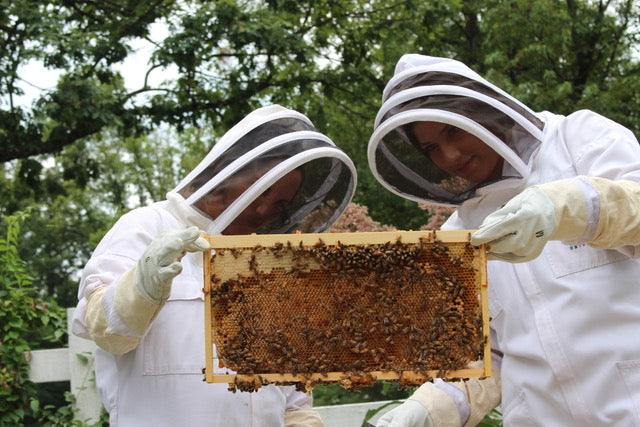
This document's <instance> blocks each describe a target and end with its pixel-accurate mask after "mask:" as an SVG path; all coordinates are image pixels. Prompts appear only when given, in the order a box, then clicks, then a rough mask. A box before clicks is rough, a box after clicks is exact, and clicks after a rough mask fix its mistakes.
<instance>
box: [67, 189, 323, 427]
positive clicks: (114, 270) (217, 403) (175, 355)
mask: <svg viewBox="0 0 640 427" xmlns="http://www.w3.org/2000/svg"><path fill="white" fill-rule="evenodd" d="M173 202H175V200H174V201H173ZM170 203H172V202H170V201H164V202H159V203H155V204H153V205H152V206H149V207H144V208H140V209H137V210H134V211H132V212H130V213H128V214H125V215H124V216H122V217H121V218H120V219H119V220H118V222H117V223H116V224H115V225H114V227H113V228H112V229H111V230H110V231H109V232H108V233H107V235H106V236H105V237H104V238H103V240H102V241H101V242H100V244H99V246H98V247H97V248H96V250H95V252H94V254H93V256H92V257H91V260H90V261H89V262H88V263H87V265H86V267H85V270H84V272H83V280H82V289H83V297H82V299H81V300H80V303H79V305H78V308H77V309H76V311H75V313H74V333H76V334H78V335H81V336H84V337H86V338H90V336H89V335H88V332H87V331H86V327H85V316H84V315H85V309H86V304H87V297H89V296H90V295H91V293H92V292H93V291H94V290H96V289H98V288H101V287H104V286H108V287H109V288H108V289H107V291H106V292H105V295H104V297H103V298H102V309H103V310H104V311H105V312H106V313H109V314H108V320H109V329H110V331H111V332H112V333H117V334H123V335H132V336H134V335H135V333H134V332H133V331H131V330H130V329H129V328H128V327H127V326H126V324H124V322H121V321H119V316H118V314H117V312H115V308H114V304H113V301H114V290H115V288H116V286H115V280H116V279H117V278H118V277H119V276H120V275H121V274H122V273H124V272H125V271H128V270H130V269H131V268H132V267H133V266H134V264H135V263H136V262H137V260H138V259H139V258H140V256H141V255H142V253H143V252H144V250H145V249H146V248H147V246H148V245H149V243H150V242H151V240H152V239H153V237H154V236H156V235H157V234H158V233H159V232H160V231H162V230H167V229H181V228H184V227H185V226H187V225H191V223H190V224H186V223H185V222H184V221H182V220H180V219H179V218H177V217H176V216H174V215H175V214H171V213H170V212H169V210H168V209H167V207H168V206H169V204H170ZM171 210H172V211H173V212H176V211H178V212H179V211H180V209H177V208H175V207H174V208H172V209H171ZM201 257H202V254H201V253H195V254H194V253H187V255H185V257H184V258H183V260H182V265H183V271H182V273H181V274H180V275H178V276H177V277H176V278H175V279H174V280H173V285H172V288H171V295H170V297H169V299H168V301H167V302H166V304H165V305H164V307H162V309H161V310H160V311H159V312H158V314H157V317H156V318H155V320H154V321H153V323H152V325H151V327H150V329H149V330H148V332H147V333H146V334H145V335H144V337H143V338H142V340H141V341H140V343H139V344H138V345H137V347H136V348H135V349H134V350H133V351H130V352H127V353H125V354H122V355H113V354H111V353H108V352H106V351H104V350H102V349H98V350H97V351H96V354H95V370H96V385H97V387H98V389H99V391H100V394H101V396H102V400H103V403H104V405H105V408H106V409H107V411H108V412H109V414H110V417H111V425H113V426H123V427H126V426H135V427H141V426H193V427H196V426H243V427H244V426H254V427H258V426H269V427H271V426H284V425H285V422H284V416H285V411H291V410H295V409H299V408H310V407H311V403H312V399H311V397H310V396H308V395H306V394H304V393H300V392H296V391H295V388H294V387H276V386H267V387H262V388H261V389H260V390H259V391H258V392H255V393H246V392H236V393H231V392H229V391H228V390H227V387H228V386H227V385H226V384H209V383H206V382H204V381H203V380H204V375H203V372H202V369H203V368H204V366H205V359H204V354H205V345H204V298H203V293H202V283H203V279H202V260H201ZM110 291H111V292H110ZM221 372H224V371H221Z"/></svg>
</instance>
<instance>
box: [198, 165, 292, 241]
mask: <svg viewBox="0 0 640 427" xmlns="http://www.w3.org/2000/svg"><path fill="white" fill-rule="evenodd" d="M256 179H257V176H245V177H244V178H238V179H236V180H234V182H233V184H231V185H229V186H226V187H225V188H223V189H221V190H220V191H217V192H215V193H214V194H211V195H208V196H205V197H203V198H202V199H200V200H198V201H197V202H196V203H195V204H194V206H195V207H196V208H198V209H199V210H201V211H202V212H204V213H205V214H207V215H208V216H209V217H211V218H217V216H218V215H220V214H221V213H222V211H224V209H226V208H227V207H228V206H229V205H230V204H231V203H233V202H234V201H235V200H236V199H237V198H238V197H240V195H241V194H242V193H244V191H245V190H246V189H247V188H249V186H250V185H251V184H253V183H254V182H255V180H256ZM301 184H302V172H300V171H299V170H293V171H291V172H289V173H288V174H286V175H285V176H283V177H282V178H280V179H279V180H278V181H277V182H276V183H274V184H273V185H272V186H271V187H269V188H267V189H266V190H265V191H264V192H263V193H262V194H261V195H260V196H258V197H257V198H256V199H255V200H254V201H253V202H251V204H250V205H249V206H247V207H246V208H245V210H244V211H242V212H241V213H240V214H239V215H238V216H237V217H236V218H235V219H234V220H233V221H232V222H231V224H229V225H228V226H227V228H225V229H224V231H223V232H222V234H225V235H231V234H235V235H241V234H250V233H253V232H255V231H257V230H259V229H260V228H261V227H263V226H265V225H267V224H269V223H270V222H272V221H274V220H277V219H278V218H280V216H281V215H283V214H284V213H285V210H286V208H287V205H288V204H289V202H291V200H293V198H294V197H295V195H296V193H297V192H298V189H299V188H300V185H301Z"/></svg>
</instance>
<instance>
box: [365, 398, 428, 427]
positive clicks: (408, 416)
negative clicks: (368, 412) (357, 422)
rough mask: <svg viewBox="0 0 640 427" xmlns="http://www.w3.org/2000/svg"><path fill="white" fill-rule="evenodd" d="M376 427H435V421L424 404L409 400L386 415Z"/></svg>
mask: <svg viewBox="0 0 640 427" xmlns="http://www.w3.org/2000/svg"><path fill="white" fill-rule="evenodd" d="M376 427H433V420H432V419H431V415H429V411H427V408H425V407H424V405H423V404H422V403H420V402H418V401H417V400H411V399H407V400H406V401H405V402H404V403H403V404H402V405H400V406H398V407H396V408H393V409H392V410H390V411H389V412H387V413H386V414H384V415H383V416H382V417H381V418H380V419H379V420H378V422H377V423H376Z"/></svg>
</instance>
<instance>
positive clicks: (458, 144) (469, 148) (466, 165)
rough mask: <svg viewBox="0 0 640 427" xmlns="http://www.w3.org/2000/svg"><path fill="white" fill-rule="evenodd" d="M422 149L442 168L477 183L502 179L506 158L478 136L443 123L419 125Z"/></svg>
mask: <svg viewBox="0 0 640 427" xmlns="http://www.w3.org/2000/svg"><path fill="white" fill-rule="evenodd" d="M413 134H414V136H415V138H416V141H417V145H418V148H419V149H420V151H422V152H423V153H424V154H426V155H427V156H429V158H430V159H431V160H432V161H433V163H435V164H436V166H438V167H439V168H440V169H442V170H443V171H445V172H448V173H450V174H451V175H455V176H459V177H461V178H464V179H466V180H467V181H470V182H473V183H481V182H485V181H489V180H495V179H498V178H500V177H501V176H502V164H503V159H502V157H501V156H500V155H499V154H498V153H496V152H495V151H494V150H493V149H492V148H490V147H489V146H488V145H487V144H485V143H484V142H482V141H481V140H480V139H479V138H477V137H476V136H474V135H472V134H470V133H469V132H466V131H464V130H462V129H460V128H457V127H455V126H452V125H449V124H446V123H439V122H416V123H415V124H414V125H413Z"/></svg>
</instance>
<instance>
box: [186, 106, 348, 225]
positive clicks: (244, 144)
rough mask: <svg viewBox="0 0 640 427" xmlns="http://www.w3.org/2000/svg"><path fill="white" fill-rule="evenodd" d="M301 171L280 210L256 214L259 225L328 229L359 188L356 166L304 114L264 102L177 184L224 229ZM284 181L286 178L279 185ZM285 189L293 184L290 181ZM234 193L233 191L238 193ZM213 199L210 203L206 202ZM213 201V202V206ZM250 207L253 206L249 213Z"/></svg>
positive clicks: (280, 201) (254, 216)
mask: <svg viewBox="0 0 640 427" xmlns="http://www.w3.org/2000/svg"><path fill="white" fill-rule="evenodd" d="M291 175H295V176H296V179H295V180H294V183H293V184H291V186H293V187H295V188H292V189H291V191H285V192H286V193H287V198H286V200H278V201H277V203H278V206H277V212H278V213H277V216H274V218H270V219H269V220H268V221H267V220H265V221H262V220H260V218H256V216H257V214H253V217H252V224H256V225H255V227H256V228H255V229H250V227H249V228H247V231H249V232H254V233H261V234H264V233H288V232H293V231H297V230H299V231H302V232H321V231H323V230H325V229H326V228H328V227H329V226H330V225H331V224H332V223H333V222H334V221H335V220H336V219H337V217H338V216H339V215H340V214H341V213H342V211H343V210H344V209H345V208H346V206H347V204H348V203H349V201H350V200H351V198H352V196H353V193H354V191H355V185H356V171H355V166H354V165H353V163H352V162H351V160H350V159H349V157H347V155H346V154H345V153H344V152H343V151H342V150H340V149H339V148H338V147H336V146H335V144H334V143H333V142H332V141H331V140H330V139H329V138H328V137H326V136H325V135H323V134H321V133H319V132H318V131H317V130H316V129H315V127H314V126H313V124H312V123H311V122H310V121H309V119H308V118H307V117H305V116H304V115H302V114H300V113H298V112H296V111H293V110H288V109H286V108H283V107H280V106H278V105H272V106H269V107H264V108H261V109H258V110H256V111H254V112H253V113H251V114H250V115H248V116H247V117H246V118H245V119H243V120H242V121H241V122H240V123H238V124H237V125H236V126H234V127H233V128H232V129H231V130H229V132H227V133H226V134H225V135H224V136H223V137H222V138H221V139H220V141H218V143H217V144H216V145H215V146H214V148H213V149H212V150H211V152H210V153H209V155H207V157H206V158H205V159H204V160H203V161H202V162H201V163H200V164H199V165H198V166H197V167H196V168H195V169H194V170H193V171H192V172H191V173H190V174H189V175H188V176H187V177H186V178H185V179H184V180H183V181H182V182H181V183H180V184H179V185H178V186H177V187H176V189H175V190H174V191H175V192H176V193H178V194H179V195H180V196H182V197H183V198H184V199H185V201H186V202H187V203H188V204H189V205H190V206H192V207H193V208H195V209H196V210H198V211H199V212H200V213H201V214H202V215H204V216H207V217H208V218H210V219H211V220H212V223H211V227H210V229H209V230H207V231H208V232H209V233H211V234H218V233H224V234H229V233H228V232H227V231H225V230H229V229H232V228H233V227H231V228H228V227H229V226H230V225H231V224H234V221H242V220H243V219H240V218H245V217H246V218H249V217H251V215H249V214H250V212H249V211H250V210H252V209H255V204H254V201H256V200H259V198H260V197H261V196H263V195H264V194H267V193H268V192H269V191H271V190H272V189H273V188H279V189H281V188H282V185H285V184H278V183H281V182H289V181H286V177H287V176H291ZM278 185H280V186H278ZM285 190H286V188H285ZM231 195H233V196H231ZM203 206H208V208H206V209H205V208H203ZM211 206H213V208H211ZM248 212H249V213H248Z"/></svg>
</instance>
